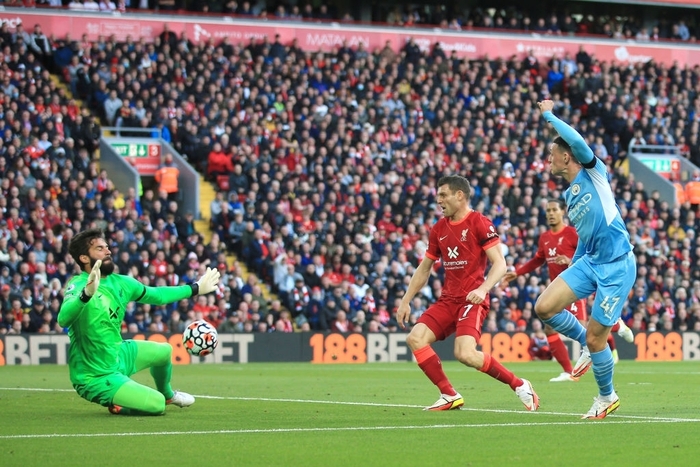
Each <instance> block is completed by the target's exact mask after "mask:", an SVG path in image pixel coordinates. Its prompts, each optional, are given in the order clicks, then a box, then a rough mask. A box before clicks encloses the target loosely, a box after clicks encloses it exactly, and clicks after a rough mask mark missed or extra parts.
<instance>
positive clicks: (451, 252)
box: [447, 246, 459, 259]
mask: <svg viewBox="0 0 700 467" xmlns="http://www.w3.org/2000/svg"><path fill="white" fill-rule="evenodd" d="M457 248H458V247H454V248H450V247H449V246H448V247H447V257H448V258H450V259H457V258H459V252H458V251H457Z"/></svg>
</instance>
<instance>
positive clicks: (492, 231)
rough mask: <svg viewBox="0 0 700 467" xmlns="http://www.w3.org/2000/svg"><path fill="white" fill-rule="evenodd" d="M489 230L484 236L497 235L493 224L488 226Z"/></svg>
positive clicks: (491, 236)
mask: <svg viewBox="0 0 700 467" xmlns="http://www.w3.org/2000/svg"><path fill="white" fill-rule="evenodd" d="M489 230H490V232H489V233H487V234H486V238H494V237H498V232H496V228H495V227H494V226H491V227H489Z"/></svg>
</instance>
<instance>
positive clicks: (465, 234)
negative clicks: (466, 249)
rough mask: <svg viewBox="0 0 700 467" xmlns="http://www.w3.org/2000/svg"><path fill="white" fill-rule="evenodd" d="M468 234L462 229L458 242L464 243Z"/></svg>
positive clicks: (467, 230)
mask: <svg viewBox="0 0 700 467" xmlns="http://www.w3.org/2000/svg"><path fill="white" fill-rule="evenodd" d="M468 233H469V229H464V230H462V237H461V238H460V241H462V242H466V241H467V234H468Z"/></svg>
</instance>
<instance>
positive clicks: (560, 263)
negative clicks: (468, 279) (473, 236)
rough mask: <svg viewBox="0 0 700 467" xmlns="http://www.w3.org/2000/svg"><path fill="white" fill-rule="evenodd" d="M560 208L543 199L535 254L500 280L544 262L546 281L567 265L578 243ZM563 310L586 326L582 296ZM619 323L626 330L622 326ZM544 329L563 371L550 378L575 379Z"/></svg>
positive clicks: (556, 340) (565, 355)
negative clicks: (543, 215)
mask: <svg viewBox="0 0 700 467" xmlns="http://www.w3.org/2000/svg"><path fill="white" fill-rule="evenodd" d="M564 209H565V207H564V202H563V201H561V200H554V199H553V200H549V201H548V202H547V210H546V214H547V225H548V226H549V230H547V231H546V232H544V233H543V234H542V235H540V238H539V241H538V242H537V252H536V253H535V256H534V257H533V258H532V259H531V260H530V261H528V262H527V263H525V264H523V265H520V266H517V267H516V268H515V271H511V272H508V273H507V274H506V275H505V277H504V280H506V281H508V282H510V281H512V280H513V279H515V278H516V277H518V276H520V275H523V274H528V273H530V272H532V271H534V270H535V269H537V268H539V267H540V266H542V265H543V264H545V263H547V270H548V272H549V280H550V281H553V280H554V279H555V278H556V277H558V276H559V274H561V273H562V272H563V271H564V270H565V269H566V268H568V267H569V264H571V259H572V258H573V257H574V253H575V252H576V246H577V245H578V234H577V233H576V229H575V228H573V227H572V226H570V225H566V224H565V223H564ZM566 309H567V310H568V311H570V312H571V313H572V314H573V315H574V316H576V319H578V320H579V321H580V322H581V324H583V325H584V326H585V325H586V323H587V321H588V312H587V309H586V300H585V299H581V300H577V301H575V302H574V303H572V304H571V305H569V306H568V307H567V308H566ZM621 326H623V327H624V328H626V329H622V328H621ZM613 331H618V332H619V333H620V334H621V335H623V333H626V332H627V331H629V328H627V326H626V325H624V323H621V324H620V323H618V324H617V325H616V326H615V327H613ZM544 332H545V334H546V335H547V341H548V342H549V349H550V351H551V352H552V356H553V357H554V358H555V360H556V361H557V362H558V363H559V364H560V365H561V367H562V369H563V370H564V371H563V372H562V373H561V374H560V375H559V376H555V377H554V378H552V379H550V381H554V382H556V381H576V378H574V377H573V376H571V373H572V371H573V367H572V365H571V360H570V359H569V350H568V349H567V348H566V346H565V345H564V343H563V342H562V341H561V338H560V337H559V333H558V332H556V331H555V330H554V329H552V328H551V327H549V326H547V325H545V328H544ZM631 334H632V331H629V334H624V335H623V337H624V338H625V339H626V340H627V339H628V338H629V335H631ZM608 344H609V345H610V348H611V349H615V341H614V340H613V338H612V335H610V336H609V339H608Z"/></svg>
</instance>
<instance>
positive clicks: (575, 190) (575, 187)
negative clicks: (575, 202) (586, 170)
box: [571, 183, 581, 196]
mask: <svg viewBox="0 0 700 467" xmlns="http://www.w3.org/2000/svg"><path fill="white" fill-rule="evenodd" d="M580 192H581V185H579V184H578V183H574V184H573V185H572V186H571V193H572V194H573V195H574V196H576V195H577V194H579V193H580Z"/></svg>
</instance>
